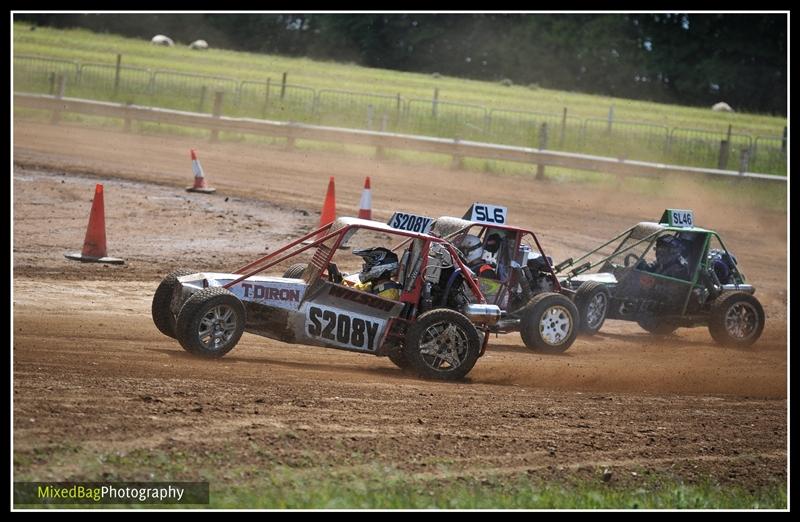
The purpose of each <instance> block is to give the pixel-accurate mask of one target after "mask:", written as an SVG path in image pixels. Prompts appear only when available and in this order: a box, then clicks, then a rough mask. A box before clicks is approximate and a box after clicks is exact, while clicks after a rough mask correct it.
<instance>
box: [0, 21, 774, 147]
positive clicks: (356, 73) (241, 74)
mask: <svg viewBox="0 0 800 522" xmlns="http://www.w3.org/2000/svg"><path fill="white" fill-rule="evenodd" d="M211 43H212V46H213V42H211ZM117 53H121V54H122V55H123V64H124V65H132V66H139V67H148V68H151V69H159V68H160V69H172V70H179V71H184V72H190V73H198V74H210V75H222V76H231V77H235V78H239V79H242V80H259V81H264V80H265V79H266V78H268V77H269V78H271V79H272V82H273V83H275V82H279V81H280V78H281V75H282V74H283V73H284V72H286V73H288V81H289V83H292V84H301V85H308V86H311V87H314V88H315V89H343V90H351V91H368V92H375V93H379V94H385V95H389V96H394V95H396V94H398V93H399V94H401V95H402V96H404V97H406V98H423V99H430V98H431V97H432V95H433V90H434V88H438V89H439V97H440V100H441V101H447V102H459V103H471V104H478V105H485V106H491V107H496V108H505V109H512V110H528V111H539V112H555V113H558V114H560V113H561V111H562V110H563V108H564V107H567V108H568V113H569V114H570V115H575V116H579V117H581V118H606V117H607V116H608V110H609V107H610V106H611V105H614V115H615V118H617V119H620V120H637V121H649V122H652V123H655V124H661V125H668V126H676V127H685V126H687V127H699V128H707V129H711V130H720V131H724V130H727V127H728V125H729V124H731V125H733V126H734V130H735V131H737V130H738V131H740V132H746V133H756V134H765V135H776V136H777V135H780V134H781V133H782V132H783V127H784V126H786V124H787V120H786V118H780V117H773V116H768V115H757V114H745V113H734V114H727V113H713V112H711V111H710V110H708V109H705V108H691V107H680V106H675V105H668V104H661V103H653V102H646V101H636V100H626V99H621V98H612V97H607V96H597V95H589V94H581V93H572V92H565V91H555V90H549V89H539V88H535V89H531V88H528V87H524V86H511V87H506V86H503V85H501V84H500V83H497V82H483V81H474V80H465V79H461V78H452V77H447V76H440V77H438V78H434V77H433V76H432V75H427V74H416V73H405V72H397V71H390V70H383V69H372V68H366V67H360V66H356V65H352V64H341V63H333V62H320V61H312V60H309V59H305V58H286V57H280V56H274V55H263V54H254V53H244V52H234V51H225V50H220V49H209V50H208V51H206V52H198V51H192V50H189V49H188V48H186V46H185V45H176V46H175V47H173V48H166V47H158V46H153V45H150V43H149V42H148V41H146V40H138V39H133V38H125V37H121V36H115V35H109V34H99V33H92V32H89V31H86V30H82V29H69V30H61V29H52V28H47V27H38V28H37V29H36V30H35V31H30V26H29V25H28V24H24V23H15V24H14V54H15V55H19V54H33V55H40V56H49V57H54V58H61V59H68V60H80V61H82V62H97V63H105V64H109V65H113V64H115V63H116V54H117Z"/></svg>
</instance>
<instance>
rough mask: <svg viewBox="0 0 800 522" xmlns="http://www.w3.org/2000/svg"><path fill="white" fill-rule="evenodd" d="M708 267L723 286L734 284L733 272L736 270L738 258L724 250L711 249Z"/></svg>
mask: <svg viewBox="0 0 800 522" xmlns="http://www.w3.org/2000/svg"><path fill="white" fill-rule="evenodd" d="M708 266H710V267H711V269H712V270H713V271H714V273H715V274H716V276H717V279H719V282H720V283H722V284H723V285H724V284H728V283H731V282H733V270H734V269H735V268H736V258H735V257H734V256H733V254H730V253H728V252H725V251H724V250H719V249H711V250H709V251H708Z"/></svg>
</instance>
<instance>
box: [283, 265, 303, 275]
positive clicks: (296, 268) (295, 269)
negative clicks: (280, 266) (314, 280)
mask: <svg viewBox="0 0 800 522" xmlns="http://www.w3.org/2000/svg"><path fill="white" fill-rule="evenodd" d="M306 267H308V263H295V264H293V265H292V266H290V267H289V268H287V269H286V271H285V272H284V273H283V277H286V278H289V279H300V278H301V277H303V272H305V271H306Z"/></svg>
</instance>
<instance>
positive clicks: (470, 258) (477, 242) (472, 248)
mask: <svg viewBox="0 0 800 522" xmlns="http://www.w3.org/2000/svg"><path fill="white" fill-rule="evenodd" d="M458 245H459V248H458V249H459V250H461V253H462V254H464V259H466V261H467V264H472V263H474V262H476V261H479V260H480V259H481V257H483V246H482V243H481V238H479V237H478V236H473V235H472V234H467V235H466V236H464V239H462V240H461V242H460V243H459V244H458Z"/></svg>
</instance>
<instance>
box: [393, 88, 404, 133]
mask: <svg viewBox="0 0 800 522" xmlns="http://www.w3.org/2000/svg"><path fill="white" fill-rule="evenodd" d="M402 110H403V98H402V97H401V96H400V93H399V92H398V93H397V107H396V108H395V120H394V124H395V126H397V125H400V118H401V117H402Z"/></svg>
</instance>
